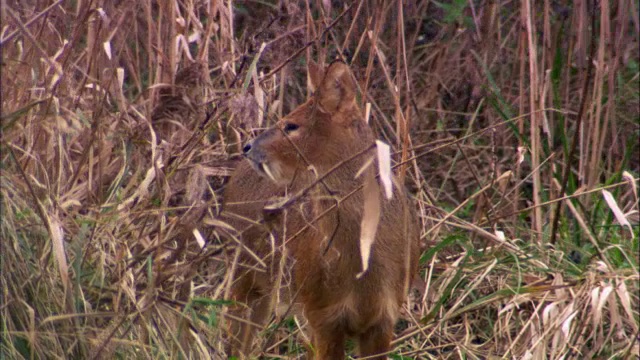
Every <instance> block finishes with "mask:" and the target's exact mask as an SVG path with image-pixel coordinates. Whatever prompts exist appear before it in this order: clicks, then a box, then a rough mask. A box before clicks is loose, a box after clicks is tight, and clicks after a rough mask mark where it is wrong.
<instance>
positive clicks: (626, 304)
mask: <svg viewBox="0 0 640 360" xmlns="http://www.w3.org/2000/svg"><path fill="white" fill-rule="evenodd" d="M616 281H619V280H617V279H616ZM616 293H617V294H618V298H619V299H620V303H622V308H623V309H624V311H625V313H626V314H627V316H628V317H629V319H633V318H634V316H635V315H634V310H633V307H632V306H631V297H630V296H629V290H627V285H626V284H625V282H624V280H622V281H619V283H618V286H617V287H616ZM631 324H632V325H633V326H634V329H633V330H634V331H635V332H637V331H638V325H637V323H636V322H635V321H633V322H631Z"/></svg>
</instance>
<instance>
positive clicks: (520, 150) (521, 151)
mask: <svg viewBox="0 0 640 360" xmlns="http://www.w3.org/2000/svg"><path fill="white" fill-rule="evenodd" d="M526 153H527V148H526V147H524V146H518V160H517V163H518V165H520V164H522V162H523V161H524V155H525V154H526Z"/></svg>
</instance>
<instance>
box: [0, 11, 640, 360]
mask: <svg viewBox="0 0 640 360" xmlns="http://www.w3.org/2000/svg"><path fill="white" fill-rule="evenodd" d="M273 3H277V4H275V5H274V4H272V2H266V1H265V2H261V1H236V2H222V1H218V2H217V1H197V0H174V1H165V2H158V3H156V2H144V1H139V2H138V1H104V0H93V1H77V2H63V1H53V0H48V1H31V0H28V1H9V0H8V1H3V2H2V32H1V34H0V44H1V45H0V46H1V49H2V83H1V85H2V90H1V91H2V93H1V94H2V114H1V120H2V123H1V126H2V142H1V145H0V148H1V158H0V159H1V164H0V166H1V168H2V177H1V178H0V184H1V197H0V199H1V206H2V208H1V216H2V225H1V232H0V234H1V236H2V241H1V243H2V269H1V272H2V278H1V281H2V307H1V319H2V330H3V334H2V342H1V343H0V356H1V357H3V358H16V359H19V358H25V359H36V358H38V359H39V358H105V359H106V358H113V357H116V358H154V359H156V358H214V359H216V358H221V357H224V345H225V331H224V328H225V319H224V318H225V309H226V306H227V305H228V304H229V302H228V301H227V300H226V299H228V296H229V290H228V289H229V284H230V282H231V281H232V279H231V278H230V276H229V274H231V273H233V271H228V270H229V269H232V268H233V266H234V258H233V256H232V254H233V251H232V250H233V249H234V248H235V245H236V244H235V243H231V242H229V241H226V240H223V239H222V238H221V237H220V235H219V234H221V233H222V232H224V228H223V224H220V223H219V222H217V221H216V220H215V219H216V215H217V213H218V211H219V207H220V203H221V198H220V196H221V193H222V189H223V184H224V181H225V179H226V178H227V177H228V175H229V174H230V171H231V169H232V168H233V166H234V163H235V161H236V158H237V156H235V155H236V154H237V153H238V149H239V146H240V144H241V142H242V141H244V140H245V139H247V138H248V137H250V136H252V134H253V133H254V130H259V129H260V128H262V127H264V126H267V125H268V124H270V123H272V122H273V121H275V119H277V118H279V117H280V116H282V115H283V114H286V113H287V112H288V111H290V110H291V109H292V108H294V107H295V106H296V105H297V104H298V103H300V101H301V100H303V99H304V98H305V97H306V96H308V94H309V91H308V88H307V86H306V65H305V64H306V60H307V59H308V58H314V59H316V60H321V61H329V60H330V59H332V58H335V57H336V56H343V57H344V58H345V59H347V60H348V61H349V62H350V63H351V64H352V67H353V69H354V72H355V73H356V76H357V77H358V78H359V79H361V80H362V81H361V82H360V87H361V97H360V98H361V100H362V102H363V103H370V104H371V119H370V122H371V124H372V125H373V127H374V128H375V129H376V131H377V132H378V134H379V135H380V137H381V138H382V139H384V140H385V141H387V142H388V143H390V144H392V146H394V147H395V149H396V150H397V153H396V155H395V156H396V157H395V160H396V162H397V170H398V172H399V173H400V174H401V175H404V177H405V179H406V184H407V186H408V187H409V188H410V190H411V192H412V194H413V195H414V197H415V199H416V202H417V203H418V206H419V207H417V209H418V210H419V211H420V214H421V217H422V220H423V224H424V228H423V240H424V244H425V250H424V253H423V255H422V266H421V278H422V281H419V282H416V284H415V286H414V287H415V289H414V291H412V294H411V295H412V296H410V301H409V302H408V304H407V308H406V311H405V313H404V314H403V321H402V324H399V326H398V329H397V330H398V331H397V339H396V341H395V344H396V350H395V352H394V354H392V355H391V357H392V358H394V359H408V358H424V359H463V358H464V359H496V358H509V359H561V358H564V359H591V358H598V359H637V358H638V357H640V355H639V345H638V339H639V327H640V313H639V309H638V303H640V299H639V296H638V291H639V290H640V285H639V284H640V279H639V272H638V266H639V260H640V259H639V256H638V251H639V245H638V244H639V242H638V210H639V209H638V190H637V185H638V177H639V176H640V163H639V158H640V146H639V145H638V136H639V135H640V115H639V113H638V106H639V105H640V91H639V89H638V78H639V76H640V69H639V59H638V57H639V52H638V51H639V47H638V43H639V35H638V34H639V33H640V28H639V27H640V24H639V20H638V15H637V14H638V8H639V4H638V1H635V0H621V1H610V0H601V1H598V2H595V1H581V2H575V3H574V2H571V1H533V0H525V1H521V2H509V1H489V0H485V1H464V0H454V1H450V2H433V1H406V2H402V1H400V0H397V1H392V0H384V1H375V2H374V1H359V2H354V3H353V4H352V5H348V6H346V5H339V4H338V3H339V2H331V1H322V2H320V1H316V2H311V3H309V4H307V3H304V2H295V1H288V0H285V1H280V2H273ZM174 19H175V21H174ZM603 190H608V191H610V192H611V193H612V195H613V199H614V203H611V202H606V201H605V198H604V196H603ZM616 205H617V208H616ZM625 224H626V225H625ZM281 320H282V319H279V318H278V319H274V320H273V321H272V323H271V324H270V326H269V327H268V328H267V329H265V331H264V333H263V334H264V336H263V338H264V339H266V340H265V341H263V343H262V345H261V346H262V350H263V351H264V354H265V356H266V357H271V358H298V357H302V356H304V354H305V351H304V350H303V347H302V344H303V341H304V339H305V335H304V328H303V329H302V330H301V329H300V327H299V326H298V323H297V322H296V321H293V320H291V319H284V320H283V321H281Z"/></svg>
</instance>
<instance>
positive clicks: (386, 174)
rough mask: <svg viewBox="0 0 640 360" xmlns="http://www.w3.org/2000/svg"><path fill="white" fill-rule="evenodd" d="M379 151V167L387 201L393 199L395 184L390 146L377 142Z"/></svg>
mask: <svg viewBox="0 0 640 360" xmlns="http://www.w3.org/2000/svg"><path fill="white" fill-rule="evenodd" d="M376 149H378V167H379V169H380V182H381V183H382V187H383V188H384V193H385V195H386V197H387V200H391V198H392V197H393V182H392V175H391V150H390V147H389V145H387V144H385V143H384V142H382V141H380V140H376Z"/></svg>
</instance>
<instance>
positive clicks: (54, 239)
mask: <svg viewBox="0 0 640 360" xmlns="http://www.w3.org/2000/svg"><path fill="white" fill-rule="evenodd" d="M45 216H46V217H47V222H49V229H50V230H51V246H52V249H53V255H54V257H55V258H56V262H57V263H58V271H60V278H61V279H62V285H63V286H64V288H65V291H67V289H69V288H70V286H71V284H70V283H69V264H68V263H67V256H66V254H65V251H64V230H63V229H62V225H61V224H60V221H59V220H58V219H57V218H56V217H55V215H53V214H46V213H45Z"/></svg>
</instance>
